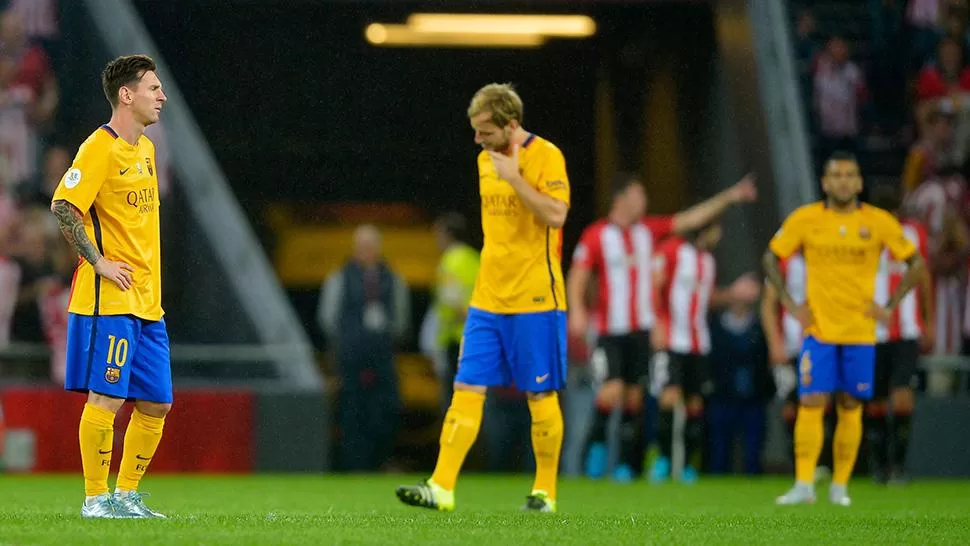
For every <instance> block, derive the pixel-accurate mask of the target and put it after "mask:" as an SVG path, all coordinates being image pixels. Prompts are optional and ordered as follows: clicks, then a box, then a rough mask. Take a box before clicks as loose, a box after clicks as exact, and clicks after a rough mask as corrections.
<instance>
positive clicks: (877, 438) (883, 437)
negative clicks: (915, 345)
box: [863, 343, 896, 483]
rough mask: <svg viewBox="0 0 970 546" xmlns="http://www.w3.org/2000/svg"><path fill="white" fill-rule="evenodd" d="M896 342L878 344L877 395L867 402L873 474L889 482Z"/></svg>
mask: <svg viewBox="0 0 970 546" xmlns="http://www.w3.org/2000/svg"><path fill="white" fill-rule="evenodd" d="M895 345H896V344H894V343H880V344H878V345H876V369H875V378H874V383H875V385H874V386H873V397H872V400H870V401H869V402H868V403H867V404H866V406H865V417H864V423H863V424H864V425H865V436H866V446H867V448H868V452H869V465H870V467H871V471H872V478H873V480H875V481H876V482H877V483H886V480H887V479H888V477H889V468H888V464H889V460H888V455H889V453H888V451H889V446H888V442H889V431H888V421H887V418H886V417H887V412H888V409H889V408H888V397H889V379H890V371H891V363H892V359H893V351H894V350H895Z"/></svg>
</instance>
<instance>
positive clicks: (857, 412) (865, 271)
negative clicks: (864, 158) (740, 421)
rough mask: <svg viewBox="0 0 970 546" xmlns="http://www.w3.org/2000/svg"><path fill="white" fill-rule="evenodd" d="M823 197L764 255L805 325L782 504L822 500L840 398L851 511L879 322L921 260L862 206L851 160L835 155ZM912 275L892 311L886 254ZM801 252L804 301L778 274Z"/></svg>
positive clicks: (835, 494) (889, 224) (839, 444)
mask: <svg viewBox="0 0 970 546" xmlns="http://www.w3.org/2000/svg"><path fill="white" fill-rule="evenodd" d="M822 189H823V191H824V192H825V200H824V201H822V202H819V203H813V204H810V205H805V206H803V207H801V208H799V209H797V210H796V211H794V212H793V213H792V214H791V215H790V216H789V217H788V218H787V219H786V220H785V222H784V224H783V225H782V226H781V229H780V230H779V231H778V233H777V234H775V236H774V238H773V239H772V240H771V243H770V245H769V249H768V251H767V252H766V253H765V256H764V267H765V273H766V275H767V277H768V281H769V282H770V283H771V285H772V286H773V287H774V289H775V291H776V292H777V294H778V295H779V297H780V299H781V302H782V304H783V305H784V306H785V308H786V309H788V310H789V311H790V312H791V313H792V314H793V315H794V316H795V317H796V318H797V319H798V320H799V322H801V324H802V326H803V327H804V328H805V340H804V343H803V346H802V351H801V356H800V357H799V364H798V375H799V398H800V402H799V409H798V416H797V418H796V420H795V480H796V481H795V486H794V487H792V489H791V490H789V491H788V492H787V493H785V494H784V495H782V496H781V497H778V499H776V502H777V503H778V504H800V503H812V502H815V490H814V474H815V465H816V463H817V462H818V456H819V452H820V451H821V449H822V443H823V441H824V430H823V425H822V419H823V414H824V411H825V405H826V403H827V402H828V397H829V396H831V395H832V394H837V398H836V409H837V414H838V424H837V426H836V428H835V436H834V438H833V442H832V444H833V445H832V450H833V453H832V455H833V457H832V458H833V463H834V469H833V473H832V484H831V487H830V488H829V501H830V502H832V503H833V504H836V505H840V506H848V505H850V504H851V501H850V499H849V495H848V490H847V485H848V482H849V478H850V477H851V475H852V469H853V467H854V466H855V460H856V455H857V454H858V452H859V444H860V443H861V441H862V405H861V401H864V400H868V399H870V398H871V397H872V392H873V390H872V389H873V381H874V368H875V343H876V321H877V320H879V321H888V320H889V317H890V315H891V313H892V310H893V309H895V307H896V306H897V305H899V302H900V301H902V299H903V297H904V296H905V295H906V293H907V292H909V290H910V289H911V288H912V287H913V286H915V285H916V284H917V283H918V282H919V281H920V278H921V275H922V272H921V270H922V269H923V267H924V266H923V260H922V258H920V255H919V253H918V252H917V251H916V248H915V247H914V246H913V244H912V243H911V242H910V241H909V239H907V238H906V236H905V235H904V234H903V228H902V226H901V225H900V224H899V221H898V220H896V218H895V217H893V216H892V215H891V214H890V213H888V212H886V211H884V210H882V209H878V208H876V207H873V206H870V205H866V204H863V203H860V202H859V194H860V192H861V191H862V176H861V175H860V173H859V164H858V162H856V160H855V158H854V157H853V156H852V155H850V154H845V153H836V154H834V155H833V156H832V157H831V158H830V159H829V160H828V162H827V163H826V164H825V173H824V175H823V177H822ZM884 248H885V249H888V250H889V253H890V254H892V256H893V258H895V259H896V260H899V261H901V262H906V263H907V265H908V269H907V271H906V274H905V275H904V277H903V279H902V281H901V282H900V285H899V286H898V287H897V290H896V292H895V293H893V294H892V296H891V297H890V299H889V302H888V303H887V304H886V306H885V307H880V306H879V305H877V304H876V303H875V302H874V301H873V298H874V296H875V290H876V273H877V270H878V268H879V257H880V255H881V254H882V251H883V249H884ZM799 250H800V251H801V252H802V255H803V256H804V259H805V268H806V301H805V303H804V304H803V305H798V304H796V303H795V302H794V301H793V300H792V297H791V295H790V294H789V293H788V291H787V288H786V285H785V281H784V279H783V277H782V275H781V272H780V270H779V267H778V262H779V259H785V258H788V257H789V256H791V255H792V254H793V253H795V252H796V251H799Z"/></svg>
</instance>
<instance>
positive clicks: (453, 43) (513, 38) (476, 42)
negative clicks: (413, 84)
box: [364, 23, 545, 47]
mask: <svg viewBox="0 0 970 546" xmlns="http://www.w3.org/2000/svg"><path fill="white" fill-rule="evenodd" d="M364 36H365V37H366V38H367V41H368V42H369V43H370V44H372V45H375V46H385V47H387V46H423V47H434V46H450V47H539V46H541V45H542V44H543V42H545V38H544V37H543V36H541V35H539V34H500V33H474V34H472V33H467V32H421V31H418V30H414V29H412V28H411V27H409V26H407V25H385V24H382V23H372V24H370V25H367V29H366V30H365V31H364Z"/></svg>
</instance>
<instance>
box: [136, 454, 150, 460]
mask: <svg viewBox="0 0 970 546" xmlns="http://www.w3.org/2000/svg"><path fill="white" fill-rule="evenodd" d="M135 458H136V459H138V460H139V461H150V460H152V458H151V457H142V456H141V455H135Z"/></svg>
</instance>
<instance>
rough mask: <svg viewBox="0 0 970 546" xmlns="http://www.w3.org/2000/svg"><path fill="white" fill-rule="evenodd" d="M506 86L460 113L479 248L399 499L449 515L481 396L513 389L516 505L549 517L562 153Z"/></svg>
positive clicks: (556, 430)
mask: <svg viewBox="0 0 970 546" xmlns="http://www.w3.org/2000/svg"><path fill="white" fill-rule="evenodd" d="M522 110H523V108H522V100H521V99H520V98H519V96H518V94H517V93H516V92H515V90H514V89H513V88H512V87H511V86H510V85H502V84H490V85H486V86H485V87H483V88H481V89H480V90H478V92H477V93H475V96H474V97H473V98H472V100H471V105H470V106H469V107H468V118H469V120H470V121H471V126H472V128H473V129H474V131H475V143H476V144H478V145H480V146H481V147H482V148H483V150H482V152H481V153H480V154H479V156H478V173H479V183H478V186H479V193H480V194H481V202H482V230H483V231H484V234H485V244H484V248H483V249H482V255H481V266H480V269H479V272H478V279H477V280H476V282H475V289H474V292H473V294H472V299H471V304H470V309H469V311H468V316H467V318H466V321H465V329H464V335H463V337H462V347H461V350H460V356H459V363H458V374H457V376H456V378H455V393H454V396H453V397H452V400H451V406H450V407H449V408H448V412H447V414H446V415H445V420H444V425H443V427H442V430H441V438H440V451H439V453H438V463H437V465H436V466H435V470H434V474H432V476H431V478H430V479H429V480H427V481H426V482H424V483H421V484H419V485H416V486H402V487H399V488H398V489H397V496H398V498H399V499H401V501H402V502H404V503H406V504H409V505H412V506H420V507H424V508H431V509H437V510H453V509H454V507H455V497H454V490H455V482H456V481H457V479H458V472H459V471H460V469H461V465H462V462H463V461H464V460H465V455H466V454H467V453H468V450H469V449H471V447H472V444H474V443H475V438H476V436H477V435H478V429H479V427H480V425H481V421H482V407H483V405H484V403H485V391H486V389H487V388H488V387H493V386H510V385H513V384H514V385H515V386H516V387H517V388H518V389H519V390H521V391H524V392H526V393H527V394H528V398H529V410H530V412H531V414H532V448H533V450H534V452H535V459H536V476H535V483H534V485H533V487H532V492H531V494H530V495H528V497H527V501H526V505H525V509H527V510H533V511H539V512H555V511H556V481H557V476H558V469H559V453H560V449H561V447H562V437H563V421H562V413H561V411H560V408H559V399H558V395H557V392H556V391H558V390H559V389H561V388H563V387H564V386H565V385H566V297H565V292H564V287H563V276H562V266H561V244H562V234H561V231H560V230H561V229H562V226H563V223H565V221H566V214H567V212H568V210H569V180H568V178H567V177H566V162H565V160H564V159H563V155H562V152H560V151H559V148H557V147H556V146H555V145H553V144H552V143H551V142H549V141H547V140H545V139H543V138H541V137H539V136H536V135H534V134H531V133H529V132H528V131H526V130H525V129H524V128H523V127H522V125H521V124H522Z"/></svg>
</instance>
